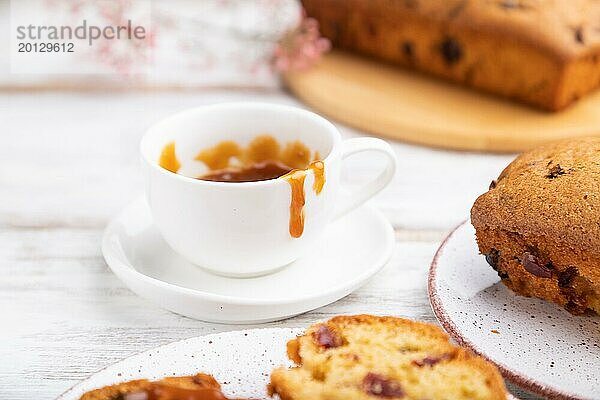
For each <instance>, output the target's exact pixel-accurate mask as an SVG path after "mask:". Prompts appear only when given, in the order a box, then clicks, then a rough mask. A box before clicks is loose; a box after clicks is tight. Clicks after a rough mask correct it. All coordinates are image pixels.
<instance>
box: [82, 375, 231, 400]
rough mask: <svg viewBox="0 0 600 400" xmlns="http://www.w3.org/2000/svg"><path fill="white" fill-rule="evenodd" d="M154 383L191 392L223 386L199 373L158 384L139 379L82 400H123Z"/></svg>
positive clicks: (86, 396)
mask: <svg viewBox="0 0 600 400" xmlns="http://www.w3.org/2000/svg"><path fill="white" fill-rule="evenodd" d="M154 383H158V384H161V385H165V386H173V387H176V388H180V389H191V390H194V389H215V390H220V389H221V385H220V384H219V383H218V382H217V381H216V380H215V378H213V377H212V376H211V375H208V374H203V373H199V374H196V375H192V376H178V377H167V378H164V379H161V380H159V381H156V382H151V381H149V380H147V379H139V380H133V381H128V382H123V383H119V384H116V385H111V386H105V387H103V388H100V389H96V390H92V391H90V392H87V393H85V394H84V395H83V396H81V398H80V400H121V399H122V395H124V394H127V393H135V392H141V391H144V390H145V389H148V388H149V387H150V386H151V385H152V384H154Z"/></svg>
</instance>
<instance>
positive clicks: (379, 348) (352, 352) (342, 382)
mask: <svg viewBox="0 0 600 400" xmlns="http://www.w3.org/2000/svg"><path fill="white" fill-rule="evenodd" d="M288 356H289V357H290V359H291V360H292V361H294V362H295V363H296V364H297V367H294V368H291V369H286V368H279V369H276V370H274V371H273V373H272V374H271V383H270V386H269V388H270V392H271V394H277V395H279V397H280V398H281V399H282V400H325V399H327V400H337V399H340V400H348V399H353V400H362V399H364V400H373V399H378V398H379V399H381V398H386V399H405V400H413V399H415V400H417V399H418V400H421V399H428V400H441V399H453V400H462V399H464V400H467V399H469V400H483V399H498V400H506V396H507V393H506V390H505V388H504V383H503V381H502V378H501V376H500V374H499V373H498V371H497V370H496V368H495V367H493V366H492V365H491V364H489V363H488V362H486V361H484V360H483V359H482V358H479V357H476V356H474V355H473V354H471V353H470V352H468V351H467V350H465V349H462V348H459V347H456V346H453V345H451V344H450V343H449V342H448V337H447V336H446V334H444V333H443V332H442V331H441V330H440V329H439V328H437V327H435V326H433V325H429V324H424V323H419V322H413V321H409V320H405V319H400V318H393V317H375V316H371V315H357V316H347V317H345V316H341V317H335V318H333V319H331V320H329V321H327V322H324V323H319V324H316V325H313V326H312V327H310V328H309V329H308V330H307V331H306V333H305V334H304V335H303V336H300V337H298V338H296V339H294V340H292V341H290V342H289V343H288Z"/></svg>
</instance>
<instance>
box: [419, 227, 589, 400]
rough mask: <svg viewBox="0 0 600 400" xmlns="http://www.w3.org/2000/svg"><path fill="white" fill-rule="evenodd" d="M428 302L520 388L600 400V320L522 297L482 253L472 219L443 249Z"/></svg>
mask: <svg viewBox="0 0 600 400" xmlns="http://www.w3.org/2000/svg"><path fill="white" fill-rule="evenodd" d="M429 299H430V301H431V306H432V307H433V311H434V313H435V314H436V316H437V318H438V320H439V321H440V323H441V324H442V326H443V327H444V328H445V329H446V331H448V333H449V334H450V335H451V336H452V337H453V338H454V339H455V340H456V341H457V342H458V343H460V344H462V345H464V346H466V347H469V348H471V349H472V350H473V351H475V352H476V353H479V354H481V355H483V356H484V357H486V358H488V359H489V360H491V361H492V362H494V363H495V364H496V365H497V366H498V367H499V368H500V370H501V371H502V374H503V375H504V377H505V378H507V379H508V380H510V381H512V382H513V383H515V384H516V385H518V386H520V387H522V388H524V389H525V390H528V391H531V392H533V393H536V394H539V395H541V396H545V397H547V398H550V399H586V400H591V399H596V400H598V399H600V317H598V316H573V315H571V314H569V313H568V312H567V311H565V310H564V309H562V308H560V307H558V306H556V305H553V304H549V303H546V302H544V301H542V300H538V299H533V298H527V297H522V296H517V295H515V294H514V293H513V292H511V291H510V290H509V289H508V288H506V287H505V286H504V285H503V284H502V283H501V282H500V278H498V276H497V274H496V272H495V271H494V270H493V269H492V268H491V267H490V266H489V265H488V264H487V263H486V261H485V258H484V257H483V256H481V255H479V251H478V249H477V244H476V242H475V230H474V229H473V227H472V226H471V224H470V223H468V222H465V223H463V224H462V225H460V226H459V227H457V228H456V229H455V230H454V231H453V232H452V233H451V234H450V235H449V236H448V238H446V240H445V241H444V243H443V244H442V246H441V247H440V249H439V250H438V252H437V254H436V256H435V258H434V260H433V263H432V264H431V269H430V272H429Z"/></svg>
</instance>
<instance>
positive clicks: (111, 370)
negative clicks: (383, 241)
mask: <svg viewBox="0 0 600 400" xmlns="http://www.w3.org/2000/svg"><path fill="white" fill-rule="evenodd" d="M302 331H303V329H283V328H271V329H249V330H242V331H233V332H227V333H218V334H213V335H207V336H201V337H196V338H191V339H186V340H181V341H179V342H174V343H170V344H167V345H165V346H161V347H157V348H156V349H153V350H148V351H146V352H143V353H140V354H136V355H134V356H131V357H129V358H126V359H124V360H122V361H120V362H118V363H116V364H113V365H111V366H109V367H107V368H105V369H103V370H101V371H99V372H97V373H95V374H94V375H92V376H91V377H89V378H88V379H86V380H84V381H83V382H81V383H79V384H77V385H75V386H73V387H72V388H71V389H69V390H67V391H66V392H65V393H63V394H62V395H61V396H59V397H58V398H57V399H56V400H78V399H79V397H80V396H81V395H82V394H83V393H85V392H87V391H89V390H93V389H96V388H99V387H102V386H107V385H111V384H114V383H118V382H124V381H127V380H131V379H140V378H147V379H160V378H162V377H165V376H181V375H192V374H195V373H198V372H205V373H209V374H211V375H213V376H214V377H215V378H216V379H217V380H218V381H219V382H220V383H221V386H222V388H223V392H224V393H225V395H227V396H229V397H232V396H235V397H246V398H254V399H267V398H268V397H267V393H266V386H267V383H268V381H269V376H270V374H271V371H272V370H273V368H275V367H279V366H282V365H284V366H291V363H290V361H289V360H288V358H287V356H286V343H287V341H288V340H290V339H292V338H293V337H295V336H296V335H298V334H300V333H301V332H302ZM507 400H516V399H515V398H514V397H511V396H509V397H508V399H507Z"/></svg>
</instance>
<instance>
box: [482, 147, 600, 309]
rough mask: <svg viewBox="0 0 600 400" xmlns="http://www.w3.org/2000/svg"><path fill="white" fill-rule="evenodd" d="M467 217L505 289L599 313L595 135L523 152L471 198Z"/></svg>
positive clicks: (599, 167) (599, 160) (599, 178)
mask: <svg viewBox="0 0 600 400" xmlns="http://www.w3.org/2000/svg"><path fill="white" fill-rule="evenodd" d="M471 222H472V224H473V226H474V227H475V230H476V235H477V243H478V245H479V251H480V252H481V253H482V254H483V255H485V258H486V260H487V262H488V263H489V264H490V265H491V266H492V268H494V269H495V270H496V271H497V272H498V275H499V276H500V278H501V279H502V282H503V283H504V284H505V285H506V286H508V287H509V288H510V289H512V290H513V291H515V292H516V293H519V294H522V295H525V296H533V297H538V298H540V299H545V300H547V301H550V302H553V303H557V304H559V305H561V306H563V307H565V308H566V309H567V310H568V311H569V312H571V313H573V314H583V313H585V312H588V311H595V312H596V313H600V138H587V139H576V140H567V141H560V142H556V143H551V144H548V145H545V146H542V147H540V148H538V149H535V150H533V151H530V152H527V153H524V154H522V155H520V156H519V157H517V159H516V160H514V161H513V162H512V163H511V164H510V165H509V166H508V167H507V168H506V169H505V170H504V171H503V172H502V173H501V174H500V177H499V178H498V180H497V181H493V182H492V184H491V185H490V190H489V191H488V192H487V193H485V194H483V195H481V196H480V197H479V198H478V199H477V200H476V201H475V204H474V205H473V208H472V210H471Z"/></svg>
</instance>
